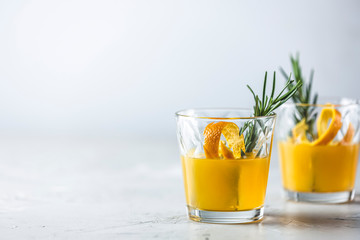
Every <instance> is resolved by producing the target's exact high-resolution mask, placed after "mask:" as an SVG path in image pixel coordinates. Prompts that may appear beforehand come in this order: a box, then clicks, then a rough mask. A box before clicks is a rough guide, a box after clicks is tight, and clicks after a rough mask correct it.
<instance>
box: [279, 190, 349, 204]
mask: <svg viewBox="0 0 360 240" xmlns="http://www.w3.org/2000/svg"><path fill="white" fill-rule="evenodd" d="M284 191H285V196H286V198H287V199H288V200H292V201H296V202H312V203H345V202H350V201H352V200H353V199H354V196H355V190H352V191H345V192H334V193H303V192H293V191H289V190H286V189H284Z"/></svg>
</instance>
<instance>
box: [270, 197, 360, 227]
mask: <svg viewBox="0 0 360 240" xmlns="http://www.w3.org/2000/svg"><path fill="white" fill-rule="evenodd" d="M356 205H360V194H356V196H355V199H354V201H353V202H350V203H344V204H311V203H296V202H291V201H288V202H286V203H285V204H284V205H283V208H279V209H272V210H271V211H269V212H267V213H265V220H264V222H263V224H265V225H274V226H275V225H287V226H294V227H299V228H302V227H303V228H309V227H310V228H337V227H348V228H360V211H359V210H360V208H359V206H356Z"/></svg>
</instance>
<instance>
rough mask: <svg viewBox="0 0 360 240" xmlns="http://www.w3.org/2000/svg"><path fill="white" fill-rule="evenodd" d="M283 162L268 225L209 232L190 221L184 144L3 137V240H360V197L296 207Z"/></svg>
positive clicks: (273, 174)
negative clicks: (284, 182)
mask: <svg viewBox="0 0 360 240" xmlns="http://www.w3.org/2000/svg"><path fill="white" fill-rule="evenodd" d="M277 161H278V159H277V156H276V151H275V154H273V157H272V163H271V170H270V175H269V184H268V191H267V197H266V207H265V219H264V220H263V221H262V222H261V223H257V224H245V225H217V224H204V223H196V222H191V221H190V220H188V219H187V217H186V215H185V207H184V205H185V201H184V193H183V185H182V175H181V168H180V160H179V156H178V150H177V145H176V141H175V139H165V140H156V139H143V140H141V141H137V140H126V141H125V140H121V139H119V138H70V137H57V138H56V137H41V138H40V137H37V138H34V137H23V138H20V137H2V138H1V139H0V235H1V237H0V238H1V239H199V240H200V239H201V240H215V239H310V237H311V239H321V238H324V239H339V238H341V239H359V238H360V195H357V196H356V200H355V201H354V202H353V203H350V204H339V205H312V204H304V203H293V202H286V201H284V200H283V198H282V196H281V182H280V173H279V168H278V162H277ZM359 186H360V184H359V179H358V181H357V187H358V188H359ZM358 192H360V191H358Z"/></svg>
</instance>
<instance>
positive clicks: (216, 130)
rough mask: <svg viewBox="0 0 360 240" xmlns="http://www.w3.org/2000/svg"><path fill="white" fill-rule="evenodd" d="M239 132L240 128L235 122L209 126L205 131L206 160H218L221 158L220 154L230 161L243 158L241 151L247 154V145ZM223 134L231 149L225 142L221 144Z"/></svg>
mask: <svg viewBox="0 0 360 240" xmlns="http://www.w3.org/2000/svg"><path fill="white" fill-rule="evenodd" d="M239 131H240V129H239V127H238V126H237V125H236V124H235V123H233V122H217V123H214V122H213V123H210V124H208V125H207V126H206V128H205V130H204V136H205V140H204V152H205V156H206V158H212V159H217V158H220V154H221V155H223V156H224V158H228V159H231V158H235V159H239V158H241V150H242V151H243V152H245V143H244V136H243V135H241V136H240V135H239ZM221 134H222V135H223V136H224V137H225V139H226V142H227V143H228V146H229V148H228V147H227V146H226V145H225V143H224V142H220V138H221ZM219 149H220V151H221V152H220V153H219ZM231 149H232V151H231ZM230 153H231V154H232V155H231V154H230Z"/></svg>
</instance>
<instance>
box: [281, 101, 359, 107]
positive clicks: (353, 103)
mask: <svg viewBox="0 0 360 240" xmlns="http://www.w3.org/2000/svg"><path fill="white" fill-rule="evenodd" d="M293 106H297V107H322V108H324V107H351V106H360V104H359V102H358V101H357V102H352V103H335V104H331V103H329V104H326V103H325V104H319V103H317V104H312V103H284V104H283V105H282V106H281V107H293Z"/></svg>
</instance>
